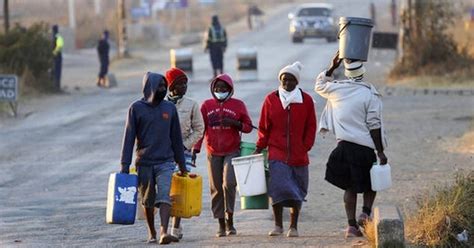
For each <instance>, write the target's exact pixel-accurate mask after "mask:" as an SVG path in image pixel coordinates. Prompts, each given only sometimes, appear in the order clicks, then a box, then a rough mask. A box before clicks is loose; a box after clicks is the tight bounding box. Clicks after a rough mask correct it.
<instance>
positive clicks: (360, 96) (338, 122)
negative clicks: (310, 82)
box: [314, 71, 387, 149]
mask: <svg viewBox="0 0 474 248" xmlns="http://www.w3.org/2000/svg"><path fill="white" fill-rule="evenodd" d="M333 80H334V79H333V78H332V77H327V76H326V71H323V72H321V73H320V74H319V75H318V78H317V79H316V84H315V87H314V90H315V91H316V93H318V94H319V95H321V96H322V97H324V98H326V99H327V103H326V107H325V108H324V111H323V113H322V114H321V117H320V123H319V131H320V132H323V133H324V132H325V131H330V132H332V133H333V134H334V135H336V139H337V140H345V141H349V142H352V143H356V144H359V145H363V146H367V147H370V148H372V149H375V144H374V142H373V140H372V137H371V136H370V130H373V129H379V128H381V129H382V130H381V131H382V145H383V146H384V147H386V146H387V144H386V140H385V134H384V130H383V125H382V100H381V95H380V93H379V92H378V91H377V90H376V89H375V87H374V86H373V85H372V84H369V83H366V82H362V81H356V80H342V81H333Z"/></svg>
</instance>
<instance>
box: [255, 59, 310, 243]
mask: <svg viewBox="0 0 474 248" xmlns="http://www.w3.org/2000/svg"><path fill="white" fill-rule="evenodd" d="M301 69H302V65H301V63H299V62H295V63H293V64H291V65H288V66H285V67H284V68H283V69H281V70H280V72H279V73H278V79H279V80H280V86H279V87H278V89H277V90H276V91H273V92H271V93H269V94H268V95H267V96H266V97H265V101H264V102H263V106H262V111H261V114H260V122H259V126H258V140H257V144H256V146H257V148H256V150H255V152H254V153H255V154H258V153H261V152H262V150H263V149H265V148H267V147H268V160H269V167H270V183H269V188H268V194H269V196H270V197H271V199H272V208H273V216H274V220H275V228H274V229H273V230H272V231H270V232H269V233H268V235H269V236H279V235H281V234H283V207H290V208H291V211H290V228H289V230H288V233H287V236H288V237H298V236H299V234H298V217H299V213H300V211H301V207H302V203H303V201H305V197H306V194H307V192H308V179H309V177H308V165H309V158H308V152H309V151H310V150H311V148H312V147H313V144H314V140H315V137H316V113H315V107H314V101H313V98H312V97H311V96H310V95H309V94H307V93H305V92H303V91H302V90H301V89H300V88H299V87H298V84H299V82H300V71H301Z"/></svg>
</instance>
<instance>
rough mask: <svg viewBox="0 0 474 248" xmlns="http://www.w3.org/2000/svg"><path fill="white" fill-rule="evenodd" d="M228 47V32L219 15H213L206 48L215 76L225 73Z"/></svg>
mask: <svg viewBox="0 0 474 248" xmlns="http://www.w3.org/2000/svg"><path fill="white" fill-rule="evenodd" d="M226 48H227V33H226V31H225V28H224V27H223V26H222V25H221V23H220V22H219V17H217V15H214V16H212V23H211V26H210V27H209V29H208V31H207V35H206V41H205V49H204V51H205V52H207V51H209V54H210V58H211V63H212V69H213V72H214V77H217V75H218V74H222V73H224V52H225V50H226Z"/></svg>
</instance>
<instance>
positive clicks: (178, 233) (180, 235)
mask: <svg viewBox="0 0 474 248" xmlns="http://www.w3.org/2000/svg"><path fill="white" fill-rule="evenodd" d="M171 235H173V236H175V237H176V238H178V239H182V238H183V228H182V227H178V228H174V227H173V228H171Z"/></svg>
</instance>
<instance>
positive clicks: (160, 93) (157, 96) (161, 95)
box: [153, 90, 166, 105]
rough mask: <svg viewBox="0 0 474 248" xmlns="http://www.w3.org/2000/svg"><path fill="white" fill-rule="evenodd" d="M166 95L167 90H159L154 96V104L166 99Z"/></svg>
mask: <svg viewBox="0 0 474 248" xmlns="http://www.w3.org/2000/svg"><path fill="white" fill-rule="evenodd" d="M165 96H166V90H165V91H157V92H156V93H155V95H154V96H153V104H154V105H158V104H160V103H161V101H163V99H165Z"/></svg>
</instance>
